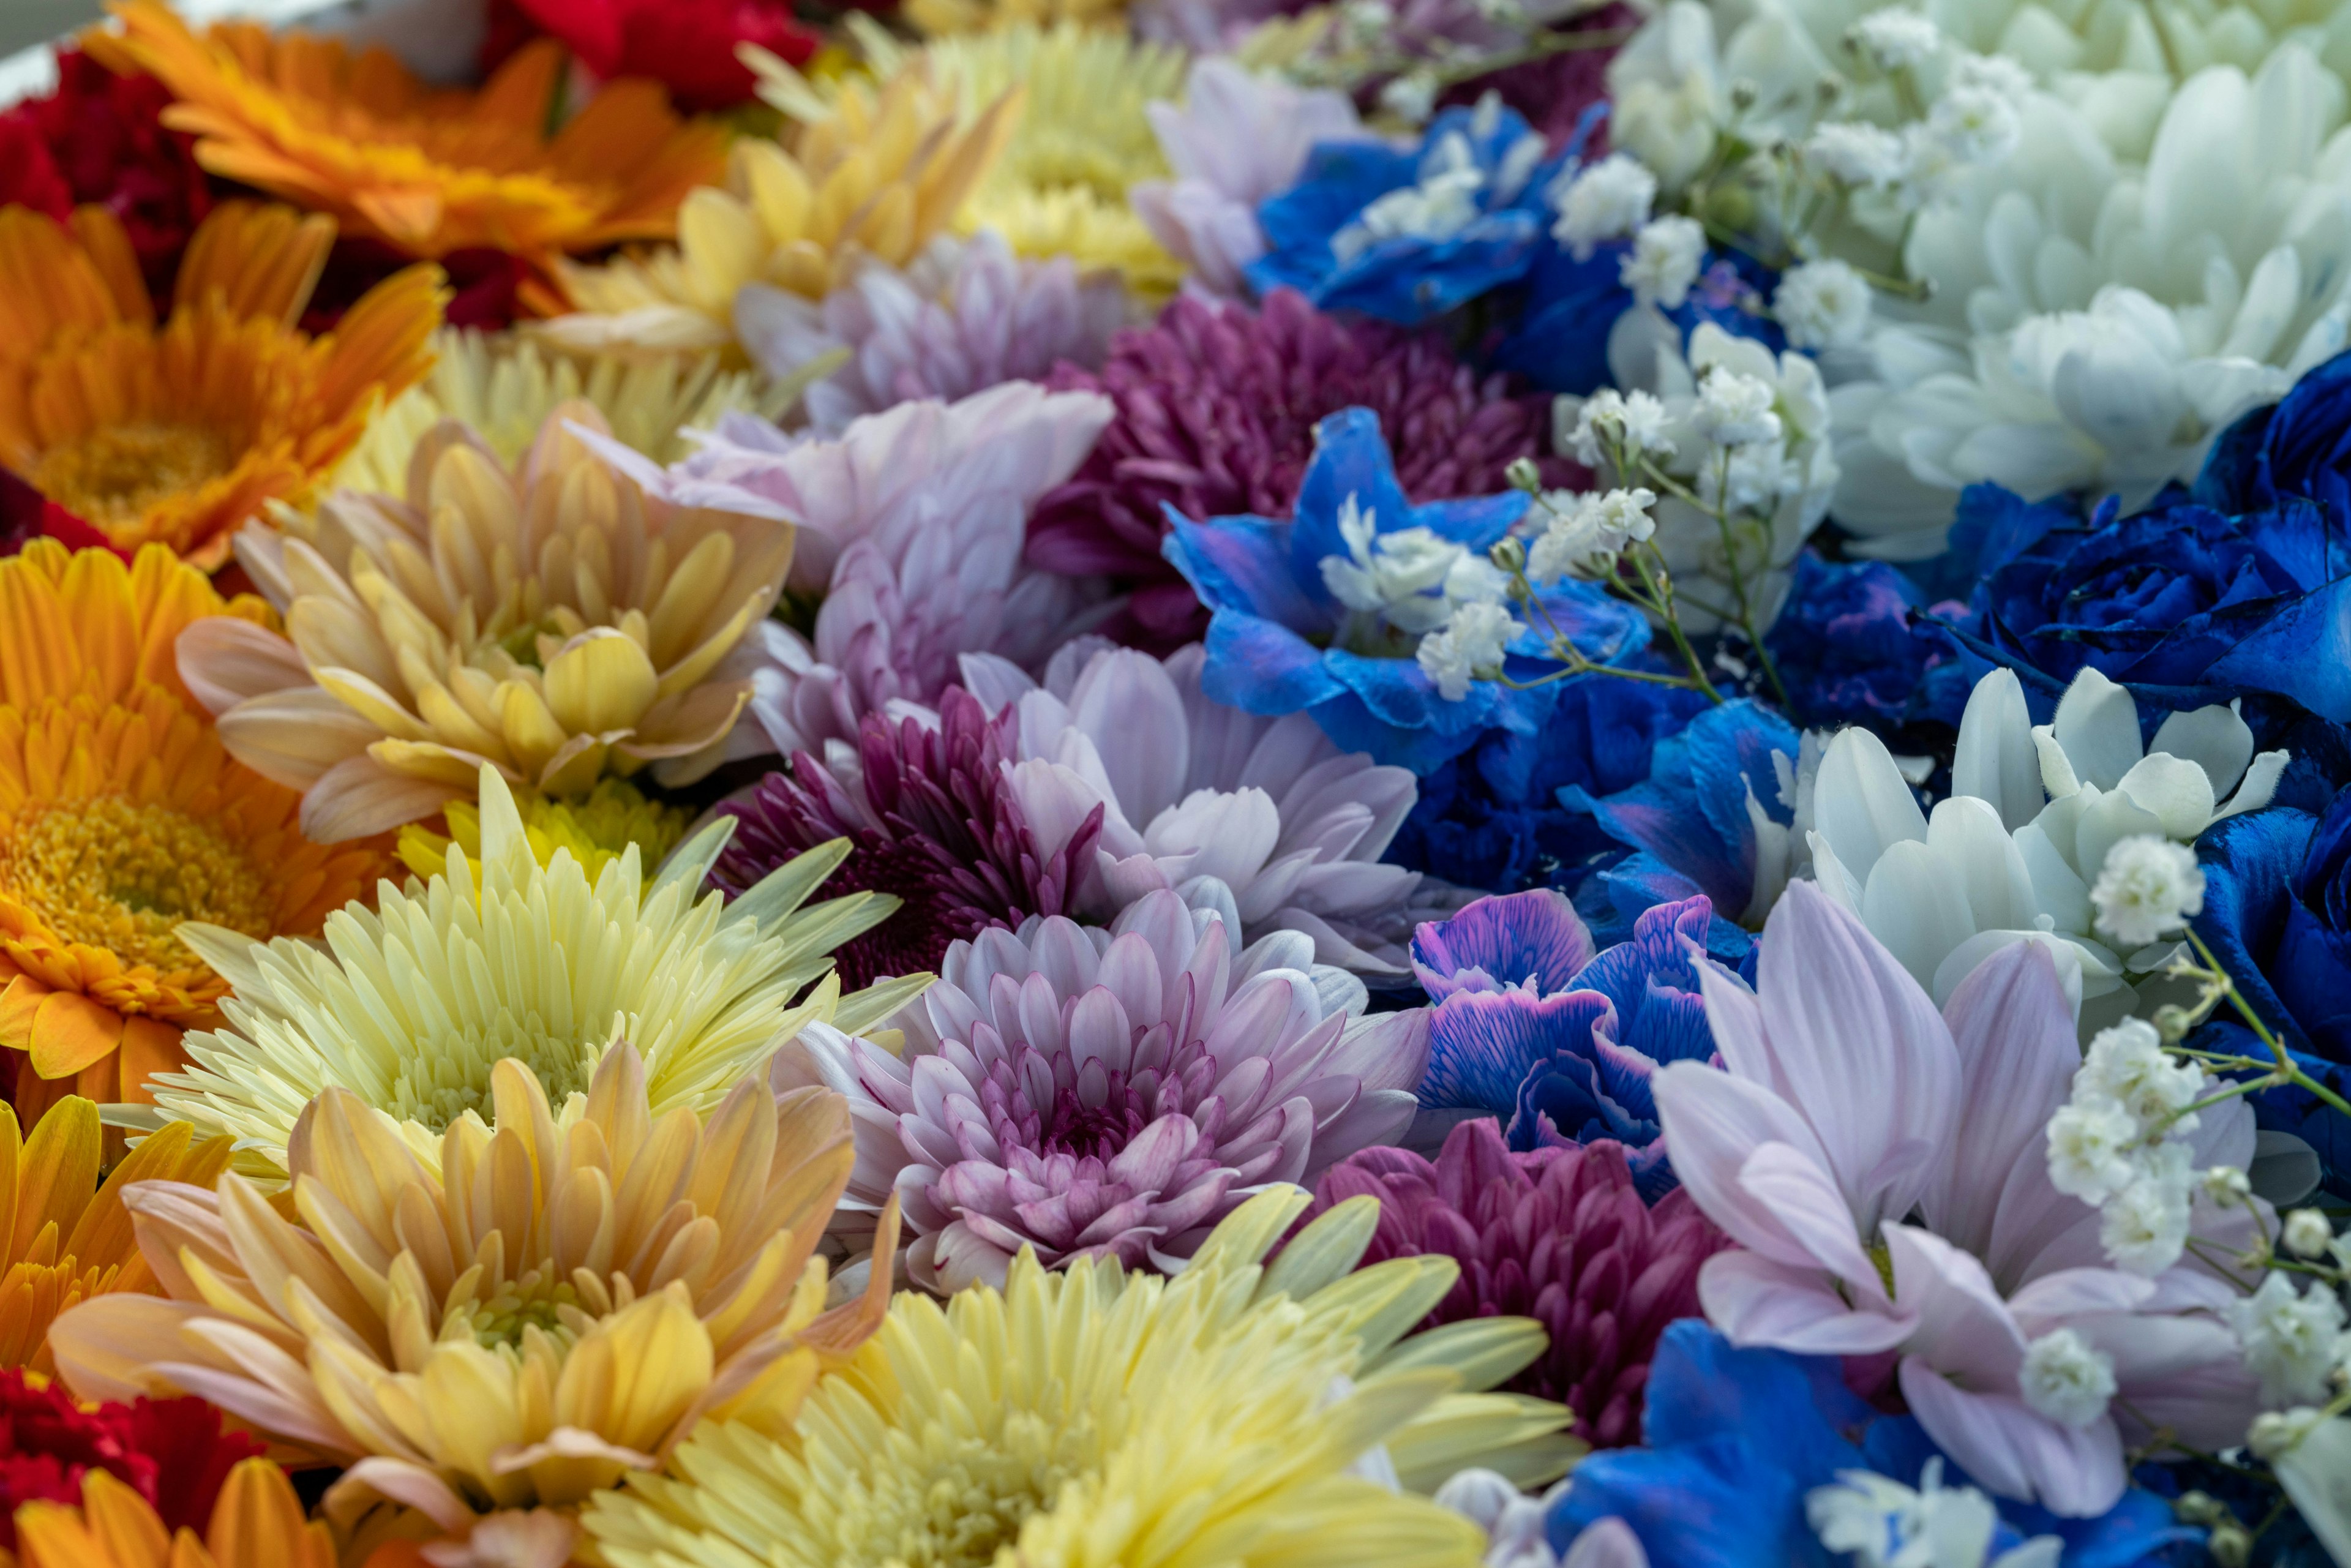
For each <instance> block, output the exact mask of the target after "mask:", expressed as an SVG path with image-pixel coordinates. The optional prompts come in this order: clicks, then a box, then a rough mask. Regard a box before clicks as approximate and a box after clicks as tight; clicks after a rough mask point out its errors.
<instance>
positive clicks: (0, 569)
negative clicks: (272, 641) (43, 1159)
mask: <svg viewBox="0 0 2351 1568" xmlns="http://www.w3.org/2000/svg"><path fill="white" fill-rule="evenodd" d="M267 614H268V610H267V607H266V606H265V605H264V604H262V603H261V601H258V600H256V599H252V598H249V597H246V598H239V599H236V600H233V601H224V600H222V598H221V597H220V596H219V595H218V594H216V593H214V591H213V590H212V586H211V584H209V583H207V582H206V581H205V580H204V575H203V574H202V573H201V572H198V571H197V570H194V569H193V567H189V566H186V565H183V563H181V562H179V561H176V560H174V559H172V555H171V552H170V551H168V550H166V549H163V548H162V546H160V545H151V546H149V547H147V548H146V549H142V550H141V551H140V552H139V556H138V558H137V559H136V561H135V562H133V563H132V564H131V565H128V566H126V565H125V564H124V563H123V562H122V560H121V559H120V558H119V557H117V556H115V555H113V554H111V553H110V552H108V551H106V550H100V549H89V550H83V551H80V552H79V553H78V554H76V553H68V551H67V550H66V549H65V547H63V546H62V545H59V544H57V543H56V542H55V541H53V540H48V539H37V540H35V541H33V542H32V543H31V544H29V545H27V546H26V548H25V550H24V553H23V554H21V555H18V556H16V557H14V558H12V559H6V560H0V979H5V981H6V987H5V990H0V1048H5V1049H6V1050H7V1051H10V1052H12V1053H15V1052H22V1053H24V1054H22V1055H14V1056H12V1057H11V1058H10V1060H9V1065H10V1068H11V1069H12V1076H13V1092H12V1094H11V1096H10V1097H11V1098H12V1099H13V1100H14V1101H15V1103H16V1107H17V1109H18V1111H19V1113H21V1114H22V1115H23V1117H24V1119H25V1120H26V1122H28V1123H29V1122H32V1121H35V1120H37V1119H38V1116H39V1113H40V1112H41V1111H42V1110H43V1109H45V1108H46V1107H47V1105H48V1104H49V1103H50V1102H52V1101H54V1100H55V1099H57V1097H58V1096H60V1095H63V1094H66V1093H68V1092H80V1093H83V1094H87V1095H88V1096H89V1097H90V1098H91V1099H93V1100H98V1101H101V1102H108V1101H124V1100H144V1099H146V1098H147V1093H146V1090H145V1088H144V1087H143V1085H144V1083H145V1082H146V1079H147V1077H148V1076H149V1074H151V1073H152V1072H155V1071H162V1070H164V1069H167V1068H169V1067H171V1066H172V1065H174V1064H175V1063H177V1062H178V1061H179V1060H180V1035H181V1032H182V1030H183V1029H185V1028H187V1027H188V1026H190V1025H194V1026H196V1027H200V1028H201V1027H204V1025H207V1024H210V1023H213V1022H215V1021H217V1019H218V1018H219V1014H218V1012H217V1011H216V1009H215V1007H214V1004H215V1003H216V1002H218V1001H219V999H220V998H221V996H222V995H223V993H225V991H226V990H227V989H228V987H227V983H226V982H225V981H224V980H223V979H221V977H219V976H218V975H216V974H214V972H213V970H212V969H211V968H210V967H207V966H206V965H205V964H204V962H203V961H202V960H200V959H199V958H198V957H197V956H195V954H194V953H193V951H192V950H190V949H189V948H188V947H187V946H186V945H185V944H183V943H182V942H181V941H180V940H179V938H178V937H177V936H175V935H174V928H175V927H176V926H178V925H180V924H181V923H182V922H183V921H186V920H205V921H210V922H212V923H214V924H216V925H226V926H228V927H230V928H232V929H235V930H238V931H242V932H245V933H246V934H248V935H250V936H258V937H270V936H317V935H318V933H319V926H320V925H321V923H322V922H323V921H324V920H325V919H326V917H327V915H329V913H330V912H332V911H334V910H337V909H340V908H341V907H342V906H343V905H345V904H349V903H350V902H351V901H353V900H354V899H357V898H359V897H360V896H361V895H362V894H365V893H366V892H367V891H368V890H369V889H370V888H371V886H372V885H373V883H374V882H375V880H376V878H377V877H379V876H381V875H382V874H384V873H387V872H389V871H390V870H391V869H392V860H391V857H390V855H389V854H388V853H387V849H388V846H387V845H385V844H383V843H382V842H381V841H367V842H361V843H352V844H343V845H338V846H334V847H332V848H329V847H327V846H323V845H320V844H316V843H312V842H310V841H308V840H306V839H305V838H304V837H303V836H302V833H301V831H300V830H299V828H298V825H297V821H296V818H297V815H298V811H299V809H300V800H299V798H298V796H296V795H295V794H294V792H293V791H292V790H290V789H283V788H281V787H280V786H278V785H276V784H273V783H271V782H270V781H269V780H268V779H264V778H262V777H261V776H259V775H258V774H256V773H254V772H252V771H251V770H249V769H247V768H244V767H243V766H241V765H240V764H238V763H236V762H235V761H234V760H233V759H231V758H230V757H229V755H228V753H227V752H226V751H225V749H224V748H223V747H222V745H221V741H220V737H218V736H217V735H216V734H215V733H214V730H213V727H212V725H211V724H210V723H209V722H208V721H207V720H206V718H205V716H204V710H203V709H202V708H200V707H198V706H196V705H195V704H194V703H193V702H192V701H190V700H189V697H188V695H187V691H186V688H185V687H184V686H183V685H181V683H180V676H179V674H178V672H177V670H176V669H175V667H174V664H173V659H172V649H173V646H174V644H175V643H176V641H177V640H178V638H179V635H180V633H181V632H182V631H183V629H184V628H186V627H187V626H189V625H191V624H197V623H202V622H204V621H206V620H219V621H223V622H234V623H235V624H237V625H240V626H247V627H252V628H253V629H254V630H256V631H257V630H259V628H258V627H257V626H256V625H255V623H256V622H259V621H261V620H263V619H265V618H266V616H267ZM118 1048H119V1049H118ZM10 1087H11V1085H10V1084H7V1083H0V1089H8V1088H10Z"/></svg>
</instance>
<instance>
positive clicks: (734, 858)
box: [710, 686, 1102, 990]
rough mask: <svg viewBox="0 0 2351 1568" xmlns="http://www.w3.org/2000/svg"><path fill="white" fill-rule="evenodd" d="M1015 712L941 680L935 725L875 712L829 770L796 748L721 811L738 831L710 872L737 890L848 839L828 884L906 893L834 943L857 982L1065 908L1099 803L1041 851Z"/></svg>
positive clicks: (846, 889) (904, 970)
mask: <svg viewBox="0 0 2351 1568" xmlns="http://www.w3.org/2000/svg"><path fill="white" fill-rule="evenodd" d="M1015 722H1017V717H1016V716H1012V715H1010V714H1007V715H1006V716H1001V717H998V718H997V719H994V720H991V719H989V717H988V716H987V710H986V709H985V708H983V707H982V706H980V704H979V701H978V699H977V698H976V697H974V696H972V695H971V694H970V693H968V692H967V691H965V690H964V689H963V688H962V687H960V686H949V687H948V688H947V689H946V694H945V695H944V696H943V697H942V698H941V699H940V703H939V713H938V718H937V722H936V723H935V725H933V724H931V723H927V722H925V719H924V718H920V717H906V718H902V719H898V720H895V721H894V722H893V720H890V719H887V718H884V717H883V716H881V715H879V714H868V715H867V716H865V718H864V720H863V721H862V724H861V725H860V727H859V733H858V745H857V752H856V755H855V758H853V759H851V758H841V759H840V760H839V761H838V762H837V763H836V764H834V765H832V766H828V765H827V764H826V763H824V762H822V761H820V760H818V758H815V757H814V756H812V755H811V754H810V753H808V752H806V751H802V752H799V753H798V754H797V755H795V756H794V757H793V758H792V759H791V766H790V771H789V773H782V772H778V773H770V774H768V777H767V778H766V779H763V780H761V781H760V783H759V784H758V786H756V787H755V788H754V789H752V791H751V793H750V794H749V796H748V797H747V798H746V799H744V800H736V801H730V802H728V803H727V804H726V805H725V806H722V807H721V808H720V810H724V811H726V813H728V814H729V815H731V816H732V817H734V819H735V836H734V838H733V840H732V841H729V842H728V844H727V846H726V851H725V852H724V853H722V854H721V855H720V856H719V857H718V862H717V864H716V865H715V866H714V867H712V868H711V873H710V877H711V881H712V882H713V883H716V884H717V885H718V886H719V887H720V888H722V889H724V890H725V891H726V894H727V895H728V896H729V897H734V896H737V895H738V894H743V893H746V892H748V891H749V890H750V889H751V888H752V887H754V886H756V885H757V884H758V882H759V880H760V879H761V878H762V877H765V876H766V875H767V874H768V873H769V872H772V871H774V870H775V869H776V868H777V867H778V866H779V865H781V864H783V863H784V862H786V861H788V860H790V859H791V858H792V857H793V856H795V855H798V854H800V853H802V852H806V851H809V850H812V849H814V848H816V847H817V846H818V845H820V844H823V843H828V842H830V841H832V840H834V839H840V838H846V839H847V840H849V841H850V843H851V844H852V846H853V847H852V849H851V851H850V853H849V859H848V860H847V861H846V862H843V863H842V865H841V869H840V870H839V871H837V872H835V873H833V874H832V875H831V877H830V878H828V879H827V881H826V883H825V885H826V888H827V890H828V891H829V892H833V893H854V892H858V891H861V890H872V891H873V892H877V893H887V894H895V895H896V896H897V897H898V898H899V899H900V900H901V901H902V902H901V904H900V905H899V908H898V910H897V912H896V913H895V914H893V915H891V916H890V917H889V918H888V919H886V920H884V921H883V922H882V923H881V924H880V925H876V926H875V927H874V928H873V929H872V930H871V931H868V932H866V933H864V934H863V935H862V936H855V937H852V939H851V940H849V941H848V942H846V943H844V944H842V945H841V947H840V948H839V949H838V950H837V951H836V953H835V957H836V958H837V959H838V961H839V964H840V967H841V984H842V985H843V986H844V987H847V988H850V989H852V990H853V989H855V988H859V987H861V986H865V985H868V984H870V983H872V981H873V980H875V979H878V978H880V977H884V976H890V975H911V974H915V973H918V972H920V971H923V970H925V969H936V968H937V967H938V966H939V961H940V959H941V958H942V957H943V956H945V955H946V951H947V947H948V946H949V944H951V943H953V942H955V941H956V940H958V939H960V938H964V937H969V936H977V935H978V934H979V933H980V932H982V931H984V930H987V928H988V927H990V926H993V925H1002V926H1017V925H1019V924H1020V923H1021V922H1022V921H1024V920H1026V919H1028V918H1029V917H1030V916H1031V915H1060V914H1061V913H1062V912H1063V911H1064V910H1065V909H1067V908H1068V907H1069V904H1070V897H1071V891H1072V888H1073V884H1074V883H1075V881H1076V878H1075V877H1073V876H1072V875H1071V870H1070V868H1071V866H1072V865H1075V866H1079V867H1081V868H1086V867H1091V866H1092V863H1093V845H1094V840H1095V839H1096V837H1097V836H1099V834H1100V833H1101V831H1102V808H1101V807H1099V806H1097V807H1095V808H1094V810H1093V814H1092V816H1091V817H1088V818H1087V819H1085V820H1084V821H1081V823H1079V825H1078V828H1077V831H1075V832H1074V833H1073V834H1072V835H1071V837H1070V838H1069V840H1068V841H1066V842H1065V843H1063V844H1062V845H1061V847H1060V848H1059V849H1058V850H1056V851H1055V852H1053V853H1051V854H1050V855H1046V854H1043V853H1040V852H1039V849H1038V845H1037V837H1036V834H1035V832H1034V831H1032V830H1031V829H1030V827H1029V820H1028V818H1027V817H1026V816H1025V815H1024V814H1023V813H1022V811H1021V810H1020V804H1019V800H1016V799H1015V798H1014V796H1013V794H1012V791H1011V790H1009V789H1007V788H1005V785H1004V764H1005V763H1006V762H1007V761H1008V760H1009V759H1010V758H1012V757H1013V756H1014V755H1015V752H1014V750H1013V748H1012V747H1011V745H1010V743H1009V741H1008V728H1009V727H1010V726H1011V725H1012V724H1013V723H1015Z"/></svg>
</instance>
